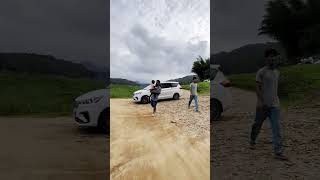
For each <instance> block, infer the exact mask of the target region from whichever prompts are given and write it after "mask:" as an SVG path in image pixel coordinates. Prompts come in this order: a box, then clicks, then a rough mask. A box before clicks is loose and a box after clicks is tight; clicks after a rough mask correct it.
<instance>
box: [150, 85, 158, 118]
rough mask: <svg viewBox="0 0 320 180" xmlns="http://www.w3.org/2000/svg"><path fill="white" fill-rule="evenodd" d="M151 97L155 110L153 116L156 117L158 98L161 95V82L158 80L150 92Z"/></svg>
mask: <svg viewBox="0 0 320 180" xmlns="http://www.w3.org/2000/svg"><path fill="white" fill-rule="evenodd" d="M150 92H151V95H150V104H151V106H152V108H153V113H152V116H154V115H155V114H156V112H157V104H158V97H159V95H160V93H161V86H160V81H159V80H157V81H156V84H155V86H154V88H153V89H152V90H150Z"/></svg>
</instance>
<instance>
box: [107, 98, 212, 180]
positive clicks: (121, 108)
mask: <svg viewBox="0 0 320 180" xmlns="http://www.w3.org/2000/svg"><path fill="white" fill-rule="evenodd" d="M206 98H208V97H206ZM206 101H207V102H206ZM186 102H187V99H186V98H185V97H183V98H182V99H181V100H179V101H163V102H159V103H158V106H159V108H158V109H159V113H158V115H157V116H156V117H152V116H151V108H150V105H139V104H135V103H132V102H131V100H130V99H111V106H110V107H111V137H110V141H111V144H110V145H111V150H110V153H111V154H110V155H111V163H110V166H111V179H114V180H115V179H116V180H120V179H121V180H122V179H152V180H158V179H161V180H163V179H166V180H170V179H173V180H179V179H182V180H188V179H190V180H191V179H192V180H194V179H201V180H206V179H207V180H208V179H209V178H210V157H209V154H210V148H209V119H208V118H202V120H200V122H199V124H198V125H196V124H195V125H194V127H195V128H194V129H193V132H194V133H189V132H187V131H188V130H190V129H191V128H190V127H189V128H188V125H190V124H189V122H188V120H186V119H188V118H187V117H186V116H179V117H178V116H175V113H174V112H172V111H174V110H177V109H178V108H180V109H181V111H182V113H184V114H187V115H188V114H190V116H191V117H192V116H198V118H199V117H200V118H201V116H207V117H209V112H208V110H206V108H207V109H208V105H209V100H204V99H202V100H201V99H200V102H202V103H203V104H202V106H201V107H200V111H202V112H201V113H200V114H198V115H196V114H195V112H193V110H188V109H187V104H186ZM177 103H178V104H179V103H183V106H181V105H177ZM168 109H171V111H167V110H168ZM176 113H181V112H180V111H179V112H176ZM189 118H190V117H189ZM204 119H205V120H204ZM206 120H207V121H208V123H207V127H206V129H207V131H206V130H204V129H205V127H204V125H203V124H205V123H204V122H201V121H206ZM190 121H191V120H190ZM183 127H186V128H183ZM201 127H202V128H201ZM190 131H191V130H190ZM204 132H205V133H204ZM191 134H193V135H191Z"/></svg>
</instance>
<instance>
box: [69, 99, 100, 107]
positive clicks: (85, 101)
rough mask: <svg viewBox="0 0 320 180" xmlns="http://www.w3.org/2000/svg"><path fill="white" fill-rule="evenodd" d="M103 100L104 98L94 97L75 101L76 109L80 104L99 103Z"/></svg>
mask: <svg viewBox="0 0 320 180" xmlns="http://www.w3.org/2000/svg"><path fill="white" fill-rule="evenodd" d="M102 98H103V96H98V97H92V98H88V99H82V100H78V101H75V107H78V106H79V105H80V104H93V103H98V102H99V101H100V100H101V99H102Z"/></svg>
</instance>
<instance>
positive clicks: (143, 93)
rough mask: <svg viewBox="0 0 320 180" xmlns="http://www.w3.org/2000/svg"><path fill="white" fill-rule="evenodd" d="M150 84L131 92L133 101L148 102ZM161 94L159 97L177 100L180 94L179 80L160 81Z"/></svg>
mask: <svg viewBox="0 0 320 180" xmlns="http://www.w3.org/2000/svg"><path fill="white" fill-rule="evenodd" d="M150 86H151V85H149V86H147V87H145V88H143V89H141V90H138V91H136V92H134V93H133V101H135V102H141V103H144V104H146V103H148V102H150V95H151V93H150ZM160 86H161V94H160V95H159V99H174V100H178V99H179V98H180V96H181V92H180V89H181V86H180V84H179V82H169V81H168V82H162V83H161V85H160Z"/></svg>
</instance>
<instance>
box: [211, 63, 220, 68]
mask: <svg viewBox="0 0 320 180" xmlns="http://www.w3.org/2000/svg"><path fill="white" fill-rule="evenodd" d="M220 67H221V66H220V65H219V64H210V68H214V69H219V68H220Z"/></svg>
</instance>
